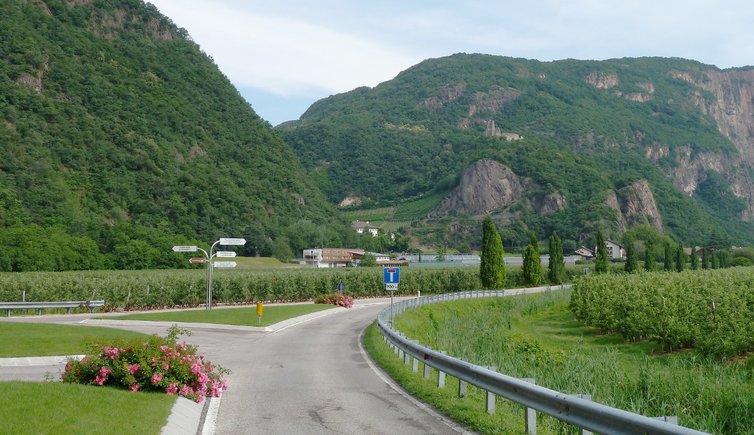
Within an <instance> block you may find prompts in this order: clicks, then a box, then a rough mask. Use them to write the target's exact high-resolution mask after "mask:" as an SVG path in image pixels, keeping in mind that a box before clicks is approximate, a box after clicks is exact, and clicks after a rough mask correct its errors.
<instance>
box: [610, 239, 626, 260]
mask: <svg viewBox="0 0 754 435" xmlns="http://www.w3.org/2000/svg"><path fill="white" fill-rule="evenodd" d="M605 248H607V258H609V259H611V260H622V259H624V258H626V250H625V249H623V246H622V245H621V244H620V243H618V242H615V241H612V240H609V239H608V240H605Z"/></svg>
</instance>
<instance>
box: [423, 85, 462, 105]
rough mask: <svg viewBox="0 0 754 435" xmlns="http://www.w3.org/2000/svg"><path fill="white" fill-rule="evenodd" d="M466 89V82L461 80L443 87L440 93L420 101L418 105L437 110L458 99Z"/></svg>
mask: <svg viewBox="0 0 754 435" xmlns="http://www.w3.org/2000/svg"><path fill="white" fill-rule="evenodd" d="M464 91H466V82H465V81H463V80H461V81H460V82H458V83H455V84H452V85H447V86H445V87H443V88H442V89H440V93H439V95H434V96H432V97H429V98H427V99H425V100H424V101H422V102H421V103H419V104H418V105H417V106H418V107H419V108H422V107H427V108H430V109H435V110H437V109H440V108H442V107H443V106H444V105H445V104H447V103H449V102H451V101H453V100H456V99H458V98H459V97H460V96H461V95H463V93H464Z"/></svg>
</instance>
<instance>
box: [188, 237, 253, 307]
mask: <svg viewBox="0 0 754 435" xmlns="http://www.w3.org/2000/svg"><path fill="white" fill-rule="evenodd" d="M244 244H246V239H241V238H230V237H222V238H220V240H218V241H216V242H215V243H213V244H212V246H211V247H210V248H209V252H207V251H205V250H204V249H202V248H200V247H198V246H196V245H179V246H173V252H197V251H201V252H202V253H203V254H204V258H203V259H202V258H191V259H189V263H191V264H202V263H207V311H211V310H212V275H213V273H214V271H213V270H214V264H213V263H212V259H213V258H214V257H215V256H218V257H223V258H232V257H235V256H236V253H235V252H233V251H220V252H215V248H216V247H217V245H224V246H243V245H244ZM201 260H204V261H201ZM217 267H236V263H235V262H234V261H220V262H218V264H217Z"/></svg>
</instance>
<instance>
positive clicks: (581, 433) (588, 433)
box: [571, 394, 592, 435]
mask: <svg viewBox="0 0 754 435" xmlns="http://www.w3.org/2000/svg"><path fill="white" fill-rule="evenodd" d="M571 396H573V397H578V398H579V399H584V400H589V401H591V400H592V395H591V394H571ZM579 435H592V431H590V430H586V429H584V428H579Z"/></svg>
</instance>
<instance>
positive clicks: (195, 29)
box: [155, 0, 421, 96]
mask: <svg viewBox="0 0 754 435" xmlns="http://www.w3.org/2000/svg"><path fill="white" fill-rule="evenodd" d="M155 3H156V6H157V7H158V8H159V9H160V11H161V12H163V13H164V14H166V15H168V16H170V17H171V18H172V19H173V21H174V22H175V23H176V24H177V25H178V26H180V27H185V28H186V29H187V30H188V32H189V34H190V35H191V36H192V38H193V39H194V41H196V42H197V43H198V44H199V45H200V47H201V48H202V50H204V51H205V52H206V53H208V54H209V55H210V56H212V57H213V59H214V60H215V62H216V63H217V64H218V66H219V67H220V69H221V70H222V71H223V72H224V73H225V74H226V75H227V76H228V77H229V78H230V79H231V81H233V82H234V83H236V84H237V85H239V86H250V87H256V88H262V89H266V90H268V91H270V92H273V93H276V94H279V95H282V96H291V95H304V94H307V93H311V92H313V91H314V92H317V93H318V94H321V93H322V91H323V90H325V91H327V92H342V91H346V90H350V89H353V88H356V87H358V86H365V85H366V86H374V85H376V84H378V83H380V82H382V81H385V80H387V79H390V78H392V77H393V76H395V75H396V74H397V73H398V72H400V71H401V70H403V69H405V68H408V67H409V66H411V65H412V64H414V63H416V62H417V61H419V60H421V59H419V58H417V57H411V56H409V55H407V54H405V53H403V52H402V50H400V49H399V48H396V47H391V46H386V45H383V44H380V43H379V42H375V41H372V40H368V39H364V38H360V37H358V36H356V35H354V34H351V33H345V32H341V31H338V30H337V29H331V28H327V27H324V26H321V25H317V24H315V23H310V22H306V21H303V20H301V19H296V18H290V17H286V16H274V15H263V14H260V13H255V12H254V11H249V10H243V9H232V8H229V7H227V6H225V5H222V4H218V3H211V2H207V1H198V0H193V1H179V0H160V1H157V2H155Z"/></svg>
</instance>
